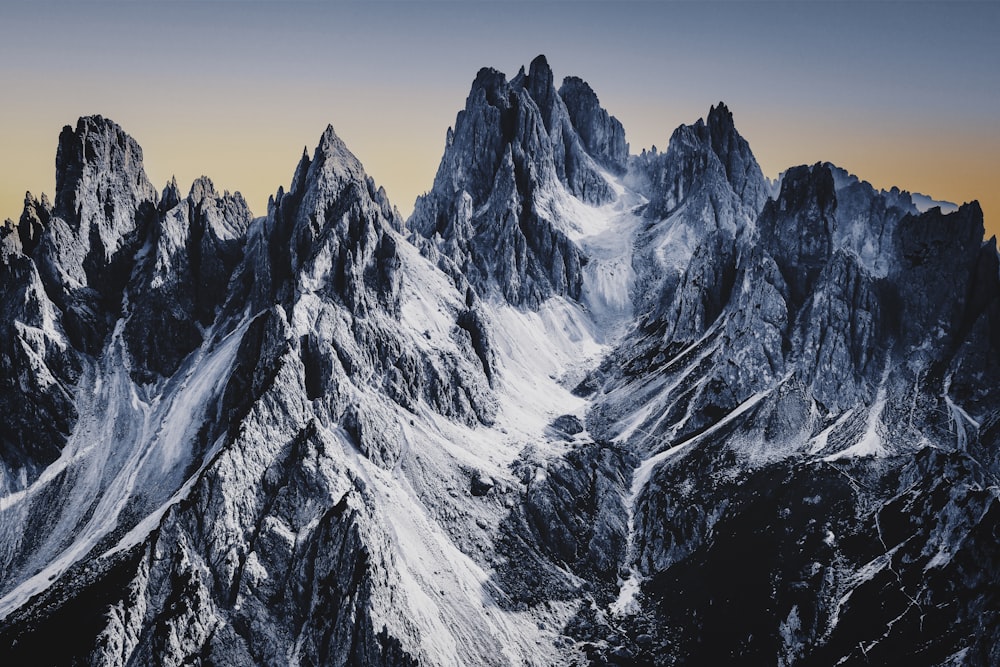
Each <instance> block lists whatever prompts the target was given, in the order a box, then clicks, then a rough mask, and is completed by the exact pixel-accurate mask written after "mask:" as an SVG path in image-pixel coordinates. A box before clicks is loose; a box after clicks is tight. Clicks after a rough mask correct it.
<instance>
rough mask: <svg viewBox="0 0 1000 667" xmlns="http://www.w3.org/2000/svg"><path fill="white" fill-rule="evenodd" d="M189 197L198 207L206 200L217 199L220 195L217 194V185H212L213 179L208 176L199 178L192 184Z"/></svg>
mask: <svg viewBox="0 0 1000 667" xmlns="http://www.w3.org/2000/svg"><path fill="white" fill-rule="evenodd" d="M188 197H189V198H190V199H191V201H192V202H193V203H194V205H195V206H197V205H198V204H200V203H201V202H202V201H203V200H204V199H206V198H210V199H215V198H216V197H218V194H216V192H215V184H214V183H212V179H210V178H209V177H208V176H199V177H198V178H196V179H195V180H194V183H192V184H191V191H190V192H189V193H188Z"/></svg>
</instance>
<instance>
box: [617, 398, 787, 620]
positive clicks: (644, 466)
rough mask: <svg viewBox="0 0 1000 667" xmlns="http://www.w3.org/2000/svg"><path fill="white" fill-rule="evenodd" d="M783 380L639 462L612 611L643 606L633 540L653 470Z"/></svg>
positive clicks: (623, 611)
mask: <svg viewBox="0 0 1000 667" xmlns="http://www.w3.org/2000/svg"><path fill="white" fill-rule="evenodd" d="M778 386H780V383H778V384H777V385H775V386H774V387H772V388H770V389H767V390H765V391H761V392H758V393H756V394H754V395H753V396H751V397H750V398H748V399H747V400H745V401H743V402H742V403H741V404H740V405H738V406H737V407H736V408H735V409H734V410H733V411H732V412H730V413H729V414H727V415H726V416H725V417H723V418H722V419H721V420H719V421H718V422H717V423H715V424H714V425H712V426H711V427H710V428H708V429H706V430H705V431H703V432H701V433H699V434H698V435H695V436H693V437H691V438H688V439H687V440H685V441H683V442H681V443H678V444H676V445H673V446H672V447H668V448H667V449H665V450H663V451H662V452H659V453H658V454H654V455H653V456H650V457H649V458H647V459H646V460H645V461H643V462H642V463H640V464H639V466H638V467H637V468H636V469H635V471H634V472H633V473H632V486H631V488H630V490H629V497H628V499H626V501H625V508H626V511H627V512H628V519H627V525H628V546H627V548H626V553H627V555H626V559H627V561H628V562H629V577H628V579H626V580H624V581H623V582H622V584H621V589H620V591H619V594H618V599H617V600H615V602H613V603H612V604H611V611H612V612H613V613H614V614H616V615H618V616H624V615H627V614H631V613H635V612H637V611H638V609H639V606H638V603H637V602H636V595H637V594H638V593H639V589H640V586H641V585H642V580H643V576H642V573H641V572H639V568H638V567H636V562H635V554H633V553H632V551H633V548H634V546H633V540H634V537H635V511H636V506H637V504H638V502H639V495H640V494H641V493H642V490H643V489H645V488H646V485H647V484H648V483H649V479H650V478H651V477H652V475H653V471H654V470H656V468H658V467H659V466H660V465H661V464H662V463H663V462H664V461H666V460H667V459H669V458H670V457H672V456H674V455H675V454H677V453H678V452H680V451H682V450H684V449H686V448H689V447H690V446H691V445H693V444H695V443H697V442H701V441H703V440H705V439H706V438H710V437H711V436H712V435H713V434H715V433H717V432H718V431H719V430H720V429H722V428H723V427H724V426H726V425H727V424H729V423H731V422H732V421H733V420H734V419H736V418H738V417H739V416H740V415H742V414H744V413H745V412H747V411H748V410H750V409H752V408H753V407H754V406H756V405H757V404H758V403H760V401H761V400H762V399H764V398H765V397H766V396H767V395H768V394H770V393H771V392H772V391H774V390H775V389H776V388H777V387H778Z"/></svg>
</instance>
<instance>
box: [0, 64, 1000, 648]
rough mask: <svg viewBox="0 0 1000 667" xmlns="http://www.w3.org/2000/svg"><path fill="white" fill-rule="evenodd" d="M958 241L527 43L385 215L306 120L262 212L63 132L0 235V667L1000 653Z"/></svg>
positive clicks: (985, 352) (710, 119)
mask: <svg viewBox="0 0 1000 667" xmlns="http://www.w3.org/2000/svg"><path fill="white" fill-rule="evenodd" d="M924 199H926V198H924ZM920 201H923V199H921V200H920ZM982 235H983V227H982V212H981V211H980V210H979V207H978V205H976V204H974V203H973V204H968V205H965V206H963V207H960V208H958V209H957V210H955V211H953V212H950V213H944V212H942V210H941V209H939V208H932V209H930V210H924V211H923V212H921V211H919V210H918V209H917V207H916V206H915V205H914V198H913V197H911V195H909V194H908V193H906V192H903V191H900V190H897V189H893V190H890V191H876V190H875V189H874V188H872V187H871V186H870V185H869V184H867V183H865V182H863V181H861V180H859V179H857V178H856V177H853V176H851V175H850V174H848V173H847V172H845V171H843V170H841V169H839V168H837V167H835V166H833V165H830V164H826V163H821V164H817V165H813V166H803V167H794V168H792V169H789V170H788V171H787V172H785V173H784V174H783V175H782V177H781V178H780V182H779V183H777V184H772V183H770V182H768V181H767V180H766V179H765V178H764V177H763V175H762V173H761V171H760V168H759V167H758V166H757V163H756V161H755V159H754V157H753V154H752V153H751V151H750V148H749V145H748V144H747V142H746V141H745V140H744V139H743V138H742V137H741V136H740V135H739V133H738V132H737V131H736V127H735V123H734V119H733V116H732V114H731V113H730V111H729V110H728V109H727V108H726V107H725V106H724V105H722V104H720V105H718V106H715V107H712V108H711V109H710V110H709V113H708V115H707V117H706V118H705V119H704V120H699V121H697V122H695V123H694V124H692V125H686V126H682V127H680V128H678V129H677V130H676V131H675V132H674V133H673V135H672V137H671V141H670V145H669V146H668V148H667V150H666V151H665V152H662V153H659V152H654V151H649V152H643V153H642V154H641V155H638V156H635V155H633V156H630V155H629V154H628V144H627V143H626V142H625V135H624V131H623V129H622V126H621V124H620V123H619V122H618V121H617V120H616V119H615V118H614V117H613V116H611V115H610V114H609V113H608V112H607V111H605V110H604V109H602V108H601V106H600V103H599V101H598V98H597V95H596V94H595V93H594V91H593V90H592V89H591V88H590V86H589V85H587V84H586V83H585V82H583V81H582V80H580V79H577V78H575V77H567V78H566V79H565V80H564V81H563V83H562V85H561V86H559V87H558V88H557V87H556V85H555V83H554V76H553V73H552V70H551V69H550V68H549V66H548V63H547V62H546V61H545V59H544V58H538V59H536V60H535V61H533V62H532V63H531V65H530V67H529V69H528V71H527V72H525V71H524V70H522V71H521V72H520V73H519V74H518V75H517V76H515V77H514V78H513V79H511V80H508V79H507V78H506V76H504V75H503V74H501V73H499V72H496V71H495V70H488V69H484V70H482V71H480V72H479V74H478V76H477V77H476V79H475V81H474V83H473V86H472V91H471V93H470V95H469V98H468V100H467V103H466V107H465V109H464V110H463V111H461V112H460V113H459V115H458V118H457V121H456V124H455V128H454V130H453V131H451V130H449V133H448V141H447V146H446V149H445V153H444V157H443V158H442V162H441V166H440V168H439V170H438V173H437V176H436V178H435V181H434V185H433V188H432V189H431V191H430V192H429V193H428V194H426V195H424V196H423V197H422V198H420V199H419V200H418V202H417V205H416V208H415V211H414V214H413V217H412V218H411V219H410V220H409V221H406V222H404V221H403V220H402V219H401V218H400V217H399V215H398V214H397V212H396V210H395V209H394V208H393V207H392V205H391V203H390V201H389V199H388V197H387V195H386V193H385V192H384V191H383V190H382V189H381V188H379V187H377V186H376V184H375V183H374V182H373V181H372V179H371V178H369V177H368V176H367V175H366V174H365V171H364V168H363V166H362V165H361V163H360V161H359V160H358V159H357V158H356V157H355V156H354V155H353V154H352V153H351V152H350V150H349V149H348V148H347V147H346V146H345V145H344V143H343V141H341V139H340V138H339V137H338V136H337V134H336V133H335V132H334V130H333V128H332V127H330V128H327V130H326V131H325V132H323V133H322V135H321V137H320V139H319V142H318V145H317V147H316V149H315V151H314V152H312V154H309V153H306V154H304V155H303V157H302V159H301V161H300V162H299V164H298V166H297V167H296V169H295V172H294V175H293V177H292V180H291V186H290V188H289V190H288V191H287V192H285V191H284V190H282V189H279V190H278V192H277V193H276V194H275V195H274V197H272V198H271V201H270V203H269V206H268V211H267V214H266V215H265V216H264V217H259V218H253V216H252V215H251V213H250V211H249V210H248V209H247V206H246V204H245V202H244V201H243V198H242V197H241V196H240V195H239V193H233V194H230V193H221V194H220V193H218V192H217V191H216V190H215V188H214V187H213V185H212V183H211V181H210V180H209V179H207V178H205V177H203V178H200V179H198V180H197V181H195V183H194V184H193V185H192V186H191V188H190V190H189V192H188V194H187V195H186V196H184V195H183V194H182V192H181V190H180V189H179V187H178V186H177V184H176V182H171V183H169V184H167V186H166V187H165V188H164V189H163V191H162V194H159V195H158V194H157V193H156V191H155V190H153V188H152V186H151V185H150V184H149V182H148V180H147V179H146V177H145V175H144V173H143V169H142V153H141V150H140V149H139V147H138V145H137V144H136V142H135V141H134V140H132V139H131V138H130V137H128V135H126V134H125V133H124V131H122V130H121V128H119V127H118V126H117V125H115V124H114V123H112V122H110V121H107V120H105V119H102V118H99V117H91V118H84V119H81V120H80V122H79V123H78V125H77V127H76V129H75V130H74V129H71V128H67V129H66V130H64V132H63V134H62V136H61V137H60V141H59V149H58V158H57V194H56V198H55V203H54V204H51V203H50V202H49V201H48V200H47V199H46V198H45V197H44V196H43V197H41V198H38V199H36V198H34V197H32V196H31V195H28V196H27V197H26V200H25V208H24V212H23V214H22V215H21V217H20V219H19V221H18V222H16V223H14V222H8V223H6V224H5V225H4V226H3V227H2V228H0V314H2V317H3V319H2V321H0V327H2V328H0V411H2V412H3V414H4V415H5V420H4V422H3V424H2V425H0V619H2V620H0V645H2V646H6V647H9V649H8V652H7V654H5V658H7V659H8V660H9V661H10V662H11V663H12V664H95V665H97V664H99V665H135V664H177V665H180V664H222V665H227V664H231V665H245V664H282V665H283V664H302V665H320V664H322V665H326V664H331V665H386V666H389V665H394V666H395V665H416V664H428V665H473V664H474V665H523V664H531V665H552V664H573V663H574V662H575V663H576V664H588V663H589V664H617V665H645V664H688V663H696V664H717V663H719V664H728V663H733V662H740V661H745V662H749V663H753V664H758V663H763V664H783V665H789V664H805V665H809V664H817V665H819V664H832V663H836V662H843V661H846V662H847V663H858V664H861V663H863V662H865V661H874V662H881V663H885V662H893V661H899V660H902V661H905V662H907V663H908V664H993V663H996V662H998V661H1000V654H998V653H997V650H998V649H997V647H998V646H1000V623H998V619H997V616H996V610H997V609H998V608H1000V604H998V600H997V599H996V598H997V594H996V590H995V589H996V586H995V581H996V579H997V576H998V574H1000V573H998V572H997V571H996V566H995V565H994V564H995V563H998V562H1000V554H998V553H997V550H998V547H997V544H998V541H997V534H998V531H1000V527H998V519H1000V504H998V492H997V489H998V488H1000V485H998V480H997V475H998V474H1000V456H998V453H997V452H998V451H1000V449H998V446H1000V441H998V438H1000V427H998V424H1000V395H998V389H997V388H998V387H1000V333H998V332H1000V273H998V267H1000V259H998V255H997V251H996V246H995V242H992V241H991V242H988V243H985V244H984V243H982ZM67 628H72V630H71V631H67Z"/></svg>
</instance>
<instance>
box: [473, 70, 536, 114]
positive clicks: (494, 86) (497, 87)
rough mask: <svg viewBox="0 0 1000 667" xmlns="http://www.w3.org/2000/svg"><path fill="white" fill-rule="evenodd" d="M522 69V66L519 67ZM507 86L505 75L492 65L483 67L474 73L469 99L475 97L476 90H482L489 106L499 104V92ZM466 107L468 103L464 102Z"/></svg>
mask: <svg viewBox="0 0 1000 667" xmlns="http://www.w3.org/2000/svg"><path fill="white" fill-rule="evenodd" d="M521 69H522V71H523V70H524V68H523V67H522V68H521ZM506 87H507V75H505V74H504V73H503V72H501V71H499V70H496V69H494V68H492V67H483V68H482V69H480V70H479V72H477V73H476V78H475V80H474V81H473V82H472V89H471V90H470V91H469V100H470V101H471V100H473V99H475V96H476V95H477V93H478V92H480V91H481V92H482V93H483V95H484V96H485V98H486V101H487V102H488V103H489V104H490V106H500V105H501V94H502V93H503V91H504V89H505V88H506ZM466 106H467V107H468V106H469V104H468V103H466Z"/></svg>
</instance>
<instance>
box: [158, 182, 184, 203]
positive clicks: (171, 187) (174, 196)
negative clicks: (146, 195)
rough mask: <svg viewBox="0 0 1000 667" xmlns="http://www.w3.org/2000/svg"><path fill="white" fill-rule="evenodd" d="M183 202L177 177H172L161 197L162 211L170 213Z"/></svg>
mask: <svg viewBox="0 0 1000 667" xmlns="http://www.w3.org/2000/svg"><path fill="white" fill-rule="evenodd" d="M180 202H181V189H180V187H179V186H178V185H177V176H171V177H170V181H169V182H168V183H167V184H166V185H165V186H164V188H163V193H162V194H161V195H160V210H161V211H169V210H170V209H172V208H173V207H175V206H177V204H179V203H180Z"/></svg>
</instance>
